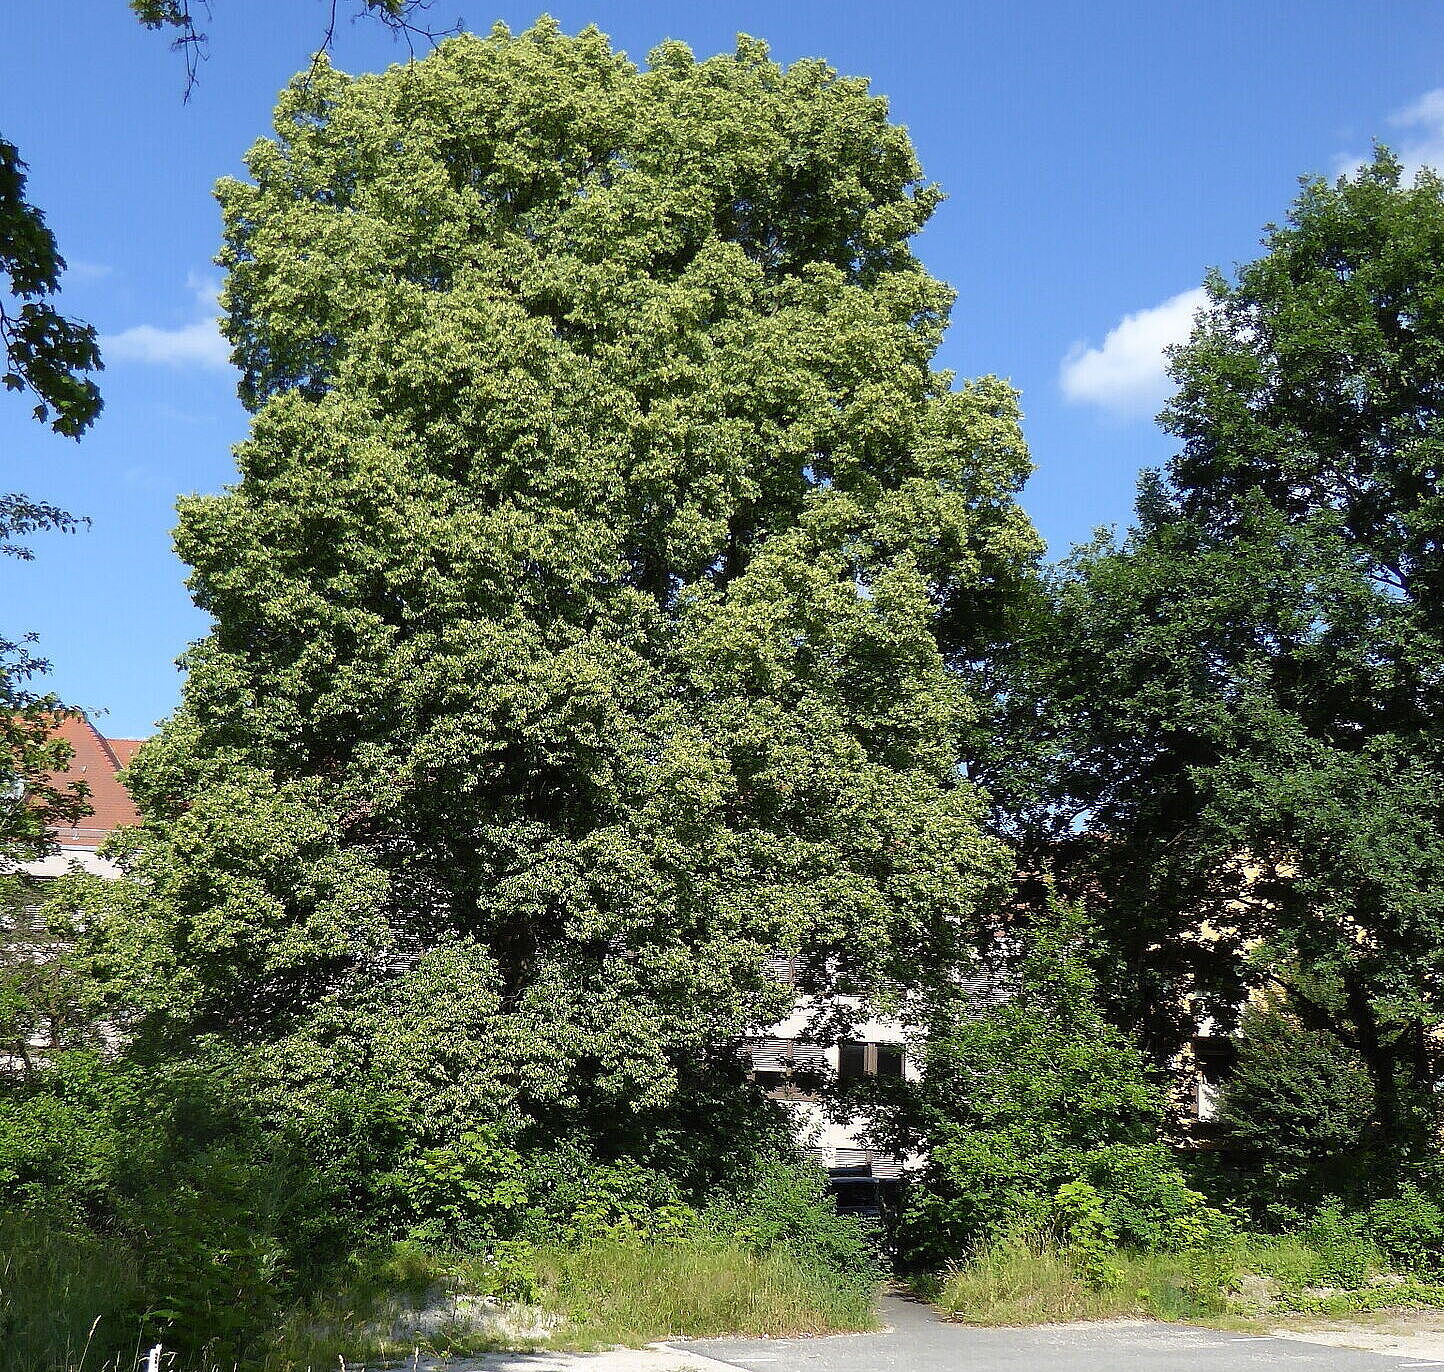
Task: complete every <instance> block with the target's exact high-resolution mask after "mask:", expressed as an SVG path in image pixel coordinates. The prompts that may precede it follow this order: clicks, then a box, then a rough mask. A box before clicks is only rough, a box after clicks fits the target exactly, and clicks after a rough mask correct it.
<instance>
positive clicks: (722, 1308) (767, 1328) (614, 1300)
mask: <svg viewBox="0 0 1444 1372" xmlns="http://www.w3.org/2000/svg"><path fill="white" fill-rule="evenodd" d="M535 1264H536V1274H537V1278H538V1287H539V1297H540V1302H541V1304H542V1306H543V1307H544V1308H546V1309H548V1310H551V1311H553V1312H555V1313H556V1314H557V1315H559V1316H561V1318H562V1320H563V1324H562V1326H561V1328H560V1329H559V1330H558V1337H557V1338H556V1339H554V1340H553V1341H552V1346H567V1347H572V1348H578V1349H591V1348H598V1347H606V1346H609V1345H616V1344H623V1345H628V1346H632V1347H637V1346H640V1345H642V1344H646V1343H651V1342H653V1341H655V1340H657V1339H663V1338H668V1337H675V1338H703V1337H707V1336H710V1335H721V1334H743V1335H754V1336H768V1337H783V1336H787V1335H799V1334H831V1333H839V1332H843V1331H851V1330H862V1329H873V1328H876V1327H877V1316H876V1314H875V1312H874V1309H873V1299H872V1298H873V1292H872V1290H871V1289H863V1288H861V1287H856V1288H848V1287H845V1286H840V1285H839V1284H838V1283H837V1282H836V1281H835V1280H834V1279H832V1278H830V1277H829V1276H828V1275H827V1274H826V1273H824V1272H822V1271H820V1270H818V1269H816V1268H813V1267H810V1266H807V1265H804V1264H803V1263H802V1262H800V1261H799V1260H798V1259H797V1258H795V1257H793V1256H792V1255H790V1254H788V1253H785V1252H780V1251H773V1252H770V1253H766V1254H761V1255H759V1254H756V1253H753V1252H751V1251H750V1250H748V1249H746V1248H744V1247H741V1246H740V1245H737V1244H732V1243H724V1242H722V1241H719V1240H714V1239H708V1238H705V1237H696V1238H687V1239H680V1240H677V1241H674V1242H669V1243H643V1242H637V1241H629V1240H599V1241H597V1242H593V1243H589V1244H586V1245H584V1246H582V1247H579V1248H564V1247H561V1246H547V1247H542V1248H539V1249H538V1250H537V1251H536V1254H535Z"/></svg>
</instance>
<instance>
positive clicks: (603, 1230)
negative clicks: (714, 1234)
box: [517, 1143, 696, 1244]
mask: <svg viewBox="0 0 1444 1372" xmlns="http://www.w3.org/2000/svg"><path fill="white" fill-rule="evenodd" d="M524 1181H525V1187H526V1192H527V1206H526V1210H525V1213H524V1214H523V1215H522V1216H521V1217H520V1223H519V1229H518V1231H517V1232H518V1236H519V1237H522V1238H525V1239H526V1240H528V1241H529V1242H532V1243H538V1244H546V1243H585V1242H587V1241H589V1240H591V1239H596V1238H602V1237H604V1236H606V1235H608V1234H612V1233H614V1232H627V1233H634V1234H640V1235H643V1236H644V1237H649V1238H666V1237H674V1236H676V1235H678V1234H682V1233H685V1232H687V1231H688V1230H690V1229H691V1228H692V1227H693V1226H694V1225H695V1224H696V1214H695V1212H694V1211H693V1209H692V1208H691V1206H689V1205H688V1204H687V1203H686V1201H685V1200H684V1198H683V1196H682V1193H681V1190H680V1189H679V1187H678V1186H677V1184H676V1182H674V1181H673V1180H672V1179H671V1178H670V1177H667V1176H664V1175H663V1174H662V1173H660V1172H657V1171H655V1170H653V1169H651V1168H648V1167H644V1166H642V1165H641V1164H640V1163H637V1162H635V1161H633V1160H632V1159H629V1158H622V1159H618V1160H615V1161H603V1160H600V1159H598V1158H597V1157H595V1156H594V1155H593V1154H592V1153H591V1152H590V1151H589V1150H588V1149H587V1148H585V1147H584V1146H582V1145H581V1144H578V1143H564V1144H562V1145H560V1146H558V1147H556V1148H554V1149H550V1150H548V1151H547V1152H544V1153H539V1154H535V1155H533V1156H532V1157H530V1158H528V1159H527V1162H526V1170H525V1177H524Z"/></svg>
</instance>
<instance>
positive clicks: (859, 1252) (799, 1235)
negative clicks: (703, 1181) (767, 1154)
mask: <svg viewBox="0 0 1444 1372" xmlns="http://www.w3.org/2000/svg"><path fill="white" fill-rule="evenodd" d="M701 1223H702V1227H703V1229H704V1231H706V1232H708V1233H710V1234H712V1235H714V1236H715V1237H717V1238H720V1239H722V1240H724V1241H726V1242H730V1243H735V1244H739V1245H741V1246H743V1247H746V1248H748V1249H750V1250H751V1251H752V1252H754V1253H757V1254H759V1255H767V1254H771V1253H777V1252H785V1253H787V1254H789V1255H791V1256H792V1257H793V1258H795V1259H796V1260H797V1261H798V1262H800V1263H801V1264H802V1265H803V1266H804V1267H806V1268H808V1269H809V1270H812V1271H815V1272H817V1273H819V1274H820V1275H822V1276H823V1277H824V1278H825V1279H826V1280H828V1281H830V1282H832V1283H834V1284H835V1285H837V1286H838V1288H839V1289H841V1290H845V1291H847V1292H849V1293H852V1294H851V1296H850V1297H849V1298H850V1299H852V1298H856V1299H863V1300H871V1298H872V1294H873V1292H874V1291H875V1290H876V1288H877V1286H878V1283H879V1282H881V1281H882V1278H883V1269H882V1264H881V1260H880V1258H879V1250H880V1245H881V1238H882V1235H881V1233H880V1231H879V1230H878V1229H877V1227H876V1226H874V1225H870V1224H867V1223H864V1222H863V1221H861V1220H858V1219H856V1218H854V1217H852V1216H849V1215H840V1214H838V1212H837V1206H836V1205H835V1204H834V1202H833V1199H832V1197H831V1195H830V1194H829V1193H828V1190H827V1182H826V1178H825V1177H824V1176H823V1174H822V1172H821V1170H820V1169H818V1168H817V1167H814V1166H811V1165H809V1164H805V1163H786V1162H780V1161H779V1162H770V1163H763V1164H762V1165H761V1166H760V1167H759V1168H758V1170H757V1172H756V1174H755V1175H754V1176H753V1177H752V1178H750V1179H749V1181H748V1183H747V1184H746V1185H745V1186H744V1187H742V1188H740V1189H738V1190H737V1191H735V1192H734V1193H732V1194H730V1195H724V1196H720V1197H718V1198H717V1199H715V1200H713V1202H712V1203H711V1204H710V1205H709V1206H708V1207H707V1208H706V1210H705V1211H704V1212H703V1214H702V1220H701Z"/></svg>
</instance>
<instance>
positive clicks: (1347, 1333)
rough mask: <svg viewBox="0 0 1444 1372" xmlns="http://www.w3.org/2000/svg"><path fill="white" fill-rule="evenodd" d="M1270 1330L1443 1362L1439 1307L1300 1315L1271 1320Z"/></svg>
mask: <svg viewBox="0 0 1444 1372" xmlns="http://www.w3.org/2000/svg"><path fill="white" fill-rule="evenodd" d="M1269 1333H1271V1334H1273V1335H1275V1336H1276V1337H1278V1338H1280V1339H1297V1340H1299V1341H1300V1342H1302V1343H1322V1344H1327V1345H1329V1346H1330V1347H1332V1348H1361V1349H1363V1350H1364V1351H1365V1352H1369V1353H1392V1354H1395V1355H1396V1356H1408V1357H1411V1358H1418V1359H1419V1360H1421V1361H1430V1360H1434V1359H1437V1360H1438V1361H1439V1362H1440V1363H1444V1311H1440V1310H1398V1311H1387V1310H1384V1311H1379V1312H1378V1313H1377V1314H1371V1315H1355V1316H1351V1317H1350V1318H1349V1319H1346V1320H1333V1319H1321V1318H1314V1317H1307V1316H1302V1315H1301V1316H1297V1317H1295V1318H1293V1319H1291V1320H1289V1322H1288V1323H1287V1324H1274V1323H1272V1321H1270V1323H1269Z"/></svg>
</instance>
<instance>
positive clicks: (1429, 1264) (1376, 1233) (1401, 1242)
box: [1368, 1181, 1444, 1272]
mask: <svg viewBox="0 0 1444 1372" xmlns="http://www.w3.org/2000/svg"><path fill="white" fill-rule="evenodd" d="M1368 1232H1369V1236H1370V1238H1372V1239H1373V1241H1374V1243H1375V1244H1376V1245H1377V1246H1378V1248H1379V1251H1380V1252H1381V1253H1382V1254H1383V1255H1384V1258H1385V1260H1386V1261H1387V1262H1388V1263H1389V1265H1390V1266H1391V1267H1393V1268H1394V1269H1395V1270H1397V1271H1400V1272H1434V1271H1437V1270H1438V1269H1439V1267H1440V1264H1441V1261H1444V1210H1441V1209H1440V1208H1439V1206H1438V1205H1436V1204H1435V1203H1434V1201H1433V1200H1431V1199H1430V1198H1429V1197H1428V1196H1427V1195H1425V1194H1424V1192H1423V1191H1422V1190H1420V1188H1419V1187H1418V1186H1417V1185H1416V1184H1415V1183H1414V1182H1409V1181H1406V1182H1404V1183H1402V1184H1401V1185H1400V1187H1399V1189H1398V1191H1397V1192H1395V1194H1394V1195H1392V1196H1386V1197H1384V1198H1383V1199H1382V1200H1377V1201H1375V1202H1374V1203H1373V1205H1371V1206H1370V1207H1369V1214H1368Z"/></svg>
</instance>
